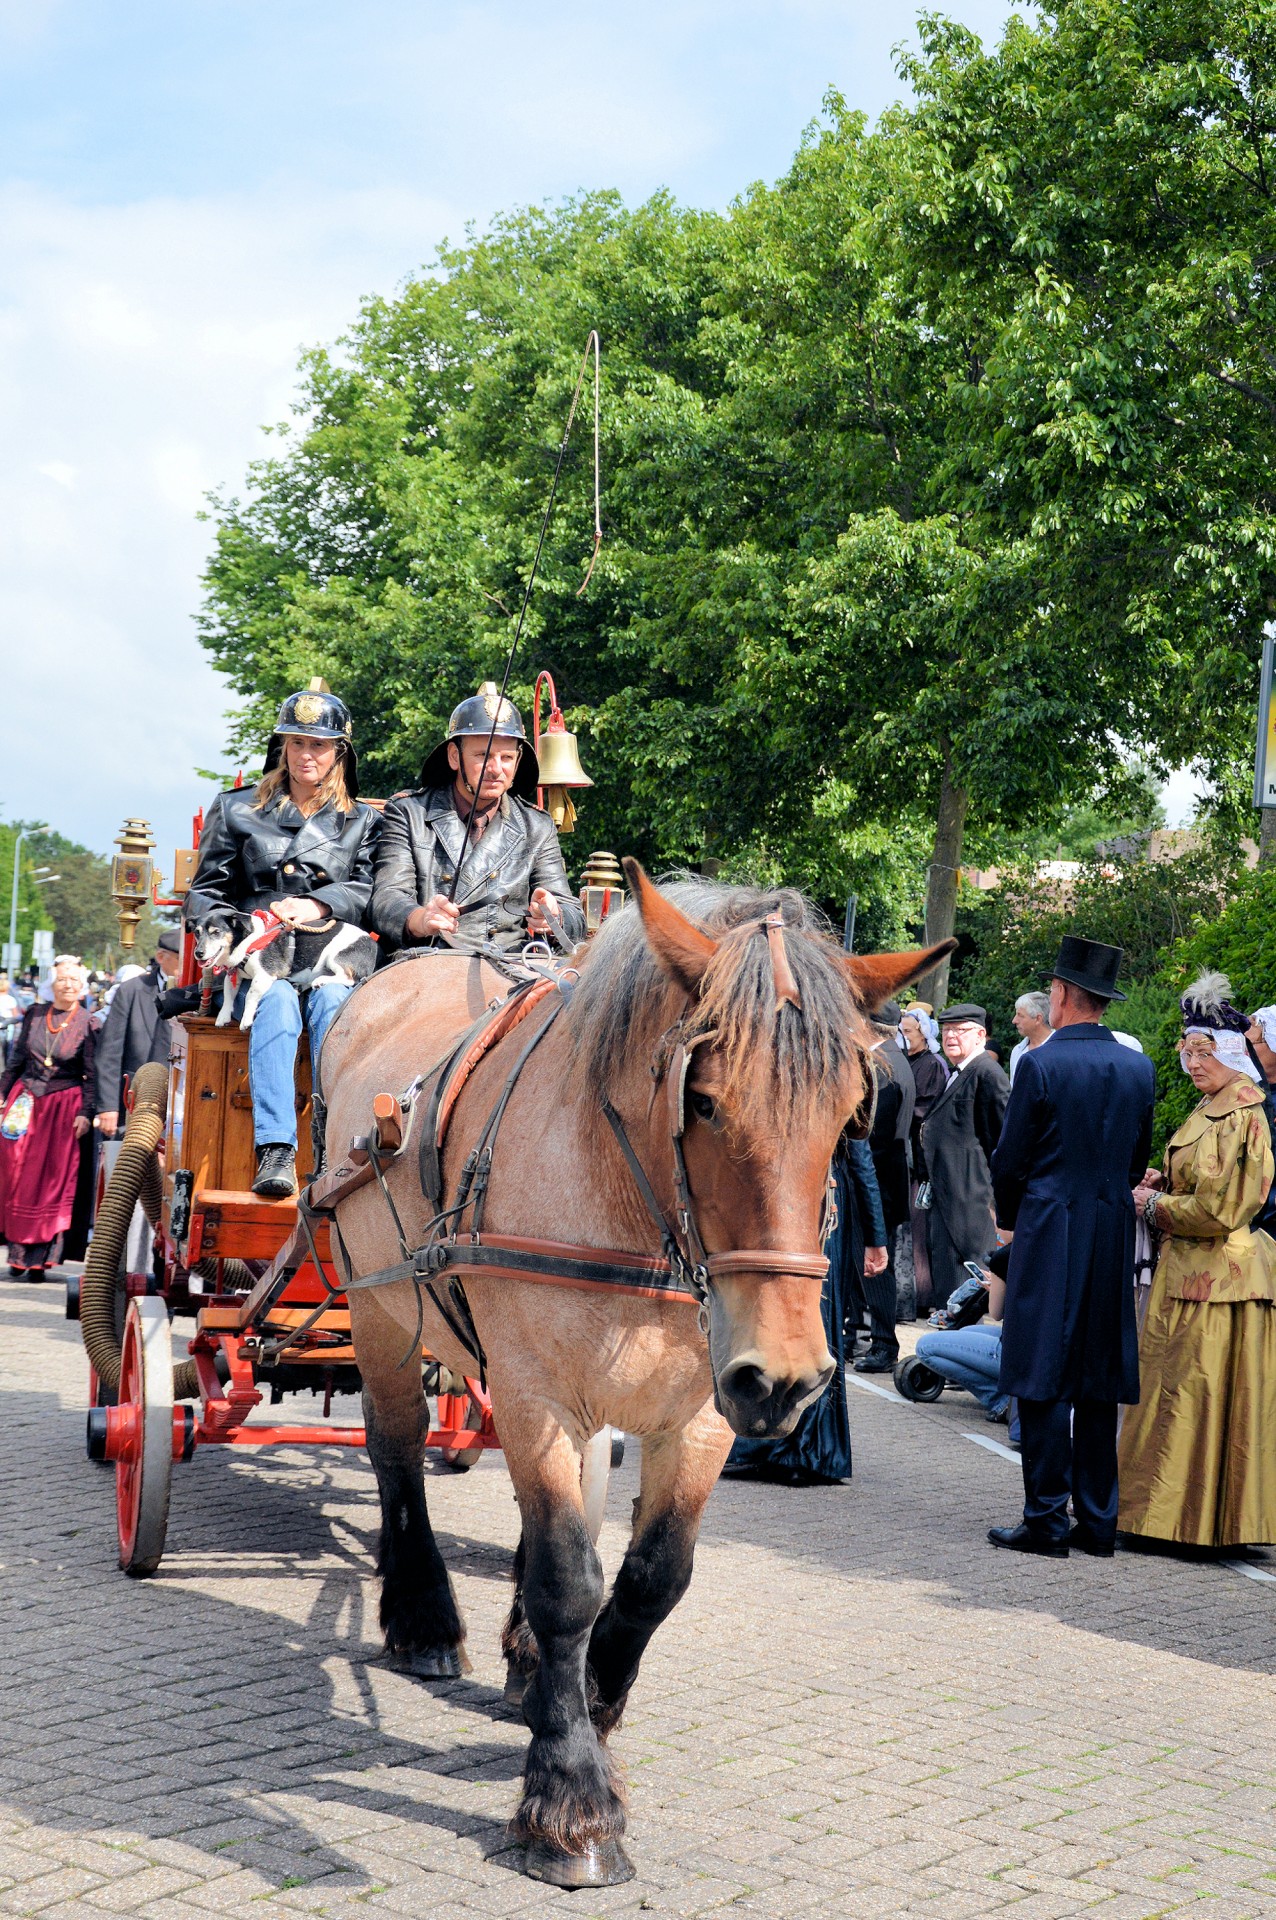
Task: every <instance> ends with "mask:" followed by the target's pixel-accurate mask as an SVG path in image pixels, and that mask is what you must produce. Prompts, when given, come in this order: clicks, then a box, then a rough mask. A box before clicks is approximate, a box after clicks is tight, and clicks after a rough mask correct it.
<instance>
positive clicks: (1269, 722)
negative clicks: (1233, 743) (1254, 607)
mask: <svg viewBox="0 0 1276 1920" xmlns="http://www.w3.org/2000/svg"><path fill="white" fill-rule="evenodd" d="M1273 654H1276V626H1274V625H1273V624H1272V623H1271V622H1270V621H1269V622H1268V624H1267V626H1266V627H1265V628H1264V629H1263V670H1262V674H1261V676H1260V679H1259V683H1258V744H1257V747H1256V749H1255V753H1254V805H1255V806H1256V807H1276V686H1273V677H1274V676H1273Z"/></svg>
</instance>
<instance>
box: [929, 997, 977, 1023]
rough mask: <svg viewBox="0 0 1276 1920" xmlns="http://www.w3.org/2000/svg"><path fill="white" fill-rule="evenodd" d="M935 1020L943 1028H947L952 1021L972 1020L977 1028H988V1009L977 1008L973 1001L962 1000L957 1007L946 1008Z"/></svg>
mask: <svg viewBox="0 0 1276 1920" xmlns="http://www.w3.org/2000/svg"><path fill="white" fill-rule="evenodd" d="M935 1018H936V1019H937V1020H938V1022H939V1024H940V1026H941V1027H946V1026H947V1025H948V1023H949V1021H950V1020H971V1021H973V1022H974V1024H975V1026H977V1027H986V1026H987V1025H988V1009H987V1008H986V1007H977V1006H975V1005H974V1003H973V1002H972V1001H969V1000H961V1001H959V1002H958V1004H957V1005H956V1006H955V1007H945V1008H944V1011H943V1012H942V1013H937V1014H936V1015H935Z"/></svg>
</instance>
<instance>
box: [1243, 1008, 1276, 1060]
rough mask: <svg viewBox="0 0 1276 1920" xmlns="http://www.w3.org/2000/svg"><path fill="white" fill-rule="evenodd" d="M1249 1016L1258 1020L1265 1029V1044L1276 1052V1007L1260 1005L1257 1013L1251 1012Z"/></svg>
mask: <svg viewBox="0 0 1276 1920" xmlns="http://www.w3.org/2000/svg"><path fill="white" fill-rule="evenodd" d="M1249 1017H1250V1019H1251V1020H1257V1022H1258V1024H1259V1026H1260V1027H1261V1028H1262V1029H1263V1044H1264V1045H1265V1046H1268V1047H1270V1048H1271V1050H1272V1052H1273V1053H1276V1007H1260V1008H1259V1009H1258V1012H1257V1013H1251V1014H1250V1016H1249Z"/></svg>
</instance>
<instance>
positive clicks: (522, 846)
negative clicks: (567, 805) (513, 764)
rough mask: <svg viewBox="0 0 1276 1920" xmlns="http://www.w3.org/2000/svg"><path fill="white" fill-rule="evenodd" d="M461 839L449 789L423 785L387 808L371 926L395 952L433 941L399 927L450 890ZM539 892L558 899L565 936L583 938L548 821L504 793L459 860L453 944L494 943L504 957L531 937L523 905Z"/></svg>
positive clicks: (575, 902)
mask: <svg viewBox="0 0 1276 1920" xmlns="http://www.w3.org/2000/svg"><path fill="white" fill-rule="evenodd" d="M464 838H465V827H464V824H463V822H462V820H461V818H460V816H459V814H458V813H457V811H456V808H455V807H454V806H453V804H452V789H451V788H450V787H427V788H424V789H423V790H422V791H421V792H419V793H410V794H407V795H406V796H405V797H404V798H403V799H401V800H391V801H390V802H389V803H388V805H387V807H386V810H385V817H384V819H383V821H382V823H381V838H380V840H379V842H378V845H377V859H376V885H375V888H374V891H373V895H372V925H373V927H374V928H375V929H376V931H377V932H378V933H379V934H380V935H381V936H382V938H383V939H385V940H388V941H390V942H392V943H393V944H394V945H395V946H400V947H402V946H408V947H411V946H417V945H428V944H430V943H429V942H428V941H426V942H420V941H415V940H413V939H412V937H411V935H407V934H405V933H404V930H403V929H404V923H405V922H406V920H407V917H408V915H409V914H410V913H411V912H412V910H413V908H414V907H423V906H425V904H426V903H427V901H429V900H431V899H432V898H433V896H434V895H435V894H436V893H446V892H447V890H448V888H449V886H450V885H451V882H452V876H453V874H454V873H455V872H456V862H457V860H458V858H459V857H460V854H461V851H462V844H463V841H464ZM537 887H544V888H545V889H546V890H547V891H548V892H549V893H552V894H553V896H554V898H555V899H556V900H557V901H558V903H559V905H560V907H561V908H562V913H563V922H562V924H563V932H564V933H565V934H566V935H567V937H568V939H569V940H583V939H584V937H585V916H584V914H583V913H582V912H581V909H580V903H579V901H578V900H577V899H576V897H575V895H574V894H573V893H572V890H571V887H570V886H569V884H568V880H567V871H566V869H565V867H564V866H563V856H562V853H561V851H560V849H559V845H558V834H557V832H556V830H555V827H554V823H553V821H552V820H551V819H550V817H549V815H548V814H547V813H542V812H541V811H540V809H539V808H538V807H530V806H528V804H527V802H526V801H525V800H519V799H517V798H516V797H515V795H513V794H510V793H507V794H505V795H504V797H503V798H502V800H501V808H500V813H499V814H498V815H497V817H496V819H495V820H493V822H492V824H491V825H490V826H489V827H488V829H487V831H486V833H485V834H484V835H483V837H482V839H481V840H478V841H476V842H475V844H474V845H473V846H471V847H470V848H469V850H468V851H467V852H466V855H465V859H464V860H463V861H462V864H461V879H460V884H459V885H458V887H457V891H456V903H457V905H458V906H459V907H460V909H461V923H460V926H459V928H458V929H457V935H456V937H457V939H458V940H459V941H460V942H461V943H462V944H463V945H469V946H477V945H479V943H480V942H482V941H483V940H491V941H492V942H494V944H495V945H496V946H498V947H504V948H505V949H506V951H508V952H512V951H514V950H515V949H516V948H518V947H521V946H522V945H523V944H524V942H525V941H526V939H527V937H528V935H527V910H528V902H529V901H530V899H531V896H532V894H533V893H534V892H535V890H536V888H537Z"/></svg>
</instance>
